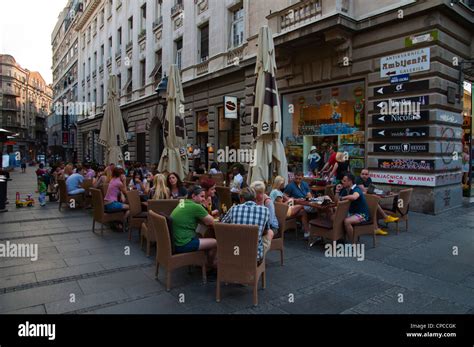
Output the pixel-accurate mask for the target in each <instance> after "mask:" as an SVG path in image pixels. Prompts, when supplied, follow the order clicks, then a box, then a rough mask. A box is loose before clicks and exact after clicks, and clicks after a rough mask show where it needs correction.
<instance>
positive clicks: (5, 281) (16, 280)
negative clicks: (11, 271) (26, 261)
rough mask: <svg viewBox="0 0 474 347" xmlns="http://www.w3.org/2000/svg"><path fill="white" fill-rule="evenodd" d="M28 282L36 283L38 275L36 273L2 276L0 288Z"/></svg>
mask: <svg viewBox="0 0 474 347" xmlns="http://www.w3.org/2000/svg"><path fill="white" fill-rule="evenodd" d="M27 283H36V276H35V274H34V273H26V274H20V275H11V276H7V277H2V278H1V280H0V288H11V287H16V286H20V285H22V284H27Z"/></svg>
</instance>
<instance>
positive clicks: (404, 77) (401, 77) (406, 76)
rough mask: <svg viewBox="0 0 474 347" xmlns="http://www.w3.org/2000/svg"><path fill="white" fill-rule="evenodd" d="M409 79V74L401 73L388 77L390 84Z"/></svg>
mask: <svg viewBox="0 0 474 347" xmlns="http://www.w3.org/2000/svg"><path fill="white" fill-rule="evenodd" d="M409 80H410V75H409V74H403V75H398V76H393V77H390V84H398V83H405V82H408V81H409Z"/></svg>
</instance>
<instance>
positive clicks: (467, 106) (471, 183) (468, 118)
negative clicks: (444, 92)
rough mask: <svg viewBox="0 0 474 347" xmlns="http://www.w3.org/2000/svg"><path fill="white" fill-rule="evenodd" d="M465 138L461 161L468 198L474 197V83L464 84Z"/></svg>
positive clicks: (465, 191) (463, 182)
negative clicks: (473, 87)
mask: <svg viewBox="0 0 474 347" xmlns="http://www.w3.org/2000/svg"><path fill="white" fill-rule="evenodd" d="M463 101H464V102H463V105H464V108H463V116H464V117H463V126H462V129H463V138H462V153H461V155H460V159H461V160H462V173H463V175H462V185H463V195H464V196H466V197H472V196H474V180H473V179H472V176H473V173H474V167H473V166H474V161H473V160H472V158H473V154H474V146H473V142H472V134H473V131H474V122H473V121H472V117H473V112H472V111H473V110H472V103H473V96H472V83H470V82H467V81H465V82H464V100H463Z"/></svg>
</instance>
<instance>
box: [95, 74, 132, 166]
mask: <svg viewBox="0 0 474 347" xmlns="http://www.w3.org/2000/svg"><path fill="white" fill-rule="evenodd" d="M98 143H99V144H100V145H102V146H104V147H106V155H105V162H106V164H107V165H108V164H111V163H113V164H116V165H122V166H123V165H124V158H123V154H122V147H123V146H125V145H126V144H127V135H126V133H125V127H124V125H123V119H122V113H121V112H120V106H119V99H118V93H117V76H115V75H111V76H109V83H108V86H107V106H106V107H105V111H104V118H103V119H102V124H101V129H100V135H99V140H98Z"/></svg>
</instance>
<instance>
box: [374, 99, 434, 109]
mask: <svg viewBox="0 0 474 347" xmlns="http://www.w3.org/2000/svg"><path fill="white" fill-rule="evenodd" d="M389 101H390V103H389ZM418 103H419V106H426V105H429V104H430V97H429V96H428V95H422V96H415V97H411V98H400V99H390V100H379V101H374V108H375V109H376V110H383V109H386V110H387V112H384V113H387V114H392V113H401V112H399V111H398V110H396V112H392V110H394V109H397V106H398V109H403V110H405V109H408V107H403V106H408V105H411V106H412V108H414V107H415V106H418Z"/></svg>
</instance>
